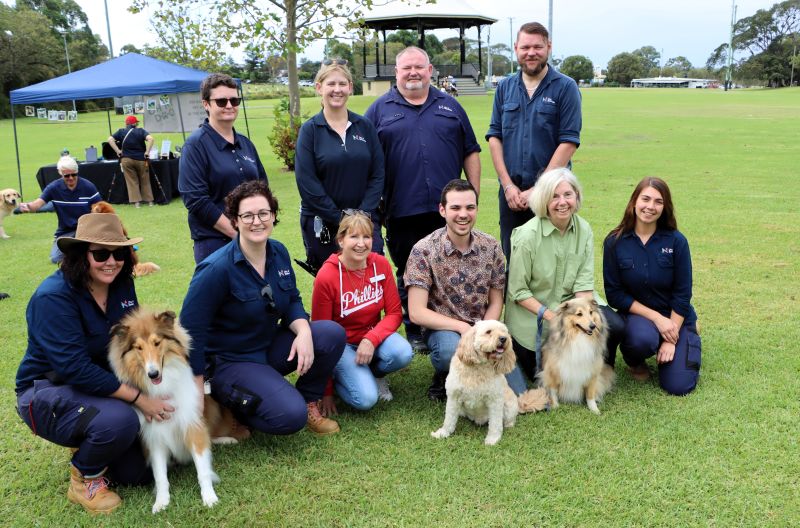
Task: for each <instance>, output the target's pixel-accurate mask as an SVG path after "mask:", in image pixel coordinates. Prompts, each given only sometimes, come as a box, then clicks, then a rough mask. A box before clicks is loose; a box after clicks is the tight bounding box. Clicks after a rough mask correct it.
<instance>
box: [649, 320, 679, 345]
mask: <svg viewBox="0 0 800 528" xmlns="http://www.w3.org/2000/svg"><path fill="white" fill-rule="evenodd" d="M654 322H655V324H656V328H658V333H659V334H661V337H662V338H663V339H664V341H666V342H667V343H671V344H673V345H675V344H677V342H678V331H679V330H680V328H678V325H677V324H675V321H673V320H672V319H670V318H669V317H664V316H663V315H662V316H660V317H659V318H658V319H656V320H655V321H654ZM673 348H674V347H673ZM673 353H674V350H673Z"/></svg>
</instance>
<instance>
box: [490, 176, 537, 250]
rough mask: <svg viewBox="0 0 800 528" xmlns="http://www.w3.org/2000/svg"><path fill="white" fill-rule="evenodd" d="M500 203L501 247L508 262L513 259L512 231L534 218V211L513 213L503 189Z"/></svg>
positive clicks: (526, 210) (527, 210) (500, 193)
mask: <svg viewBox="0 0 800 528" xmlns="http://www.w3.org/2000/svg"><path fill="white" fill-rule="evenodd" d="M498 199H499V201H500V207H499V212H500V245H501V246H502V248H503V253H504V254H505V256H506V262H508V261H509V259H510V258H511V231H513V230H514V228H515V227H519V226H521V225H522V224H524V223H525V222H527V221H528V220H530V219H531V218H533V216H534V215H533V211H531V210H530V209H525V210H523V211H512V210H511V208H510V207H508V202H507V201H506V197H505V195H504V194H503V189H502V188H501V189H500V192H499V198H498Z"/></svg>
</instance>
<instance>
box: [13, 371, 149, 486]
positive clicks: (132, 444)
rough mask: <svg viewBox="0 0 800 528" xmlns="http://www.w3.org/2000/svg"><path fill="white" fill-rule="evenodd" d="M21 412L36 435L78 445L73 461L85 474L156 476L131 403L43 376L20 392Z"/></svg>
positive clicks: (141, 479) (136, 480) (134, 480)
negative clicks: (145, 454) (91, 394)
mask: <svg viewBox="0 0 800 528" xmlns="http://www.w3.org/2000/svg"><path fill="white" fill-rule="evenodd" d="M17 412H18V413H19V416H20V418H22V420H23V421H24V422H25V423H26V424H27V425H28V427H30V428H31V430H32V431H33V433H34V434H36V435H38V436H41V437H42V438H44V439H45V440H48V441H50V442H53V443H54V444H58V445H60V446H64V447H77V448H78V451H77V452H76V453H75V454H74V455H73V456H72V464H73V465H74V466H75V467H76V468H78V470H79V471H80V472H81V474H83V475H90V476H93V475H97V474H98V473H100V472H102V471H103V470H104V469H105V468H108V472H107V473H106V476H107V477H108V478H109V479H110V480H111V481H112V482H115V483H116V484H145V483H147V482H150V481H151V480H152V479H153V475H152V473H151V471H150V467H149V466H148V465H147V462H146V461H145V458H144V454H143V453H142V447H141V443H140V442H139V417H138V416H137V414H136V412H135V411H134V410H133V406H132V405H130V404H129V403H126V402H123V401H122V400H118V399H116V398H105V397H101V396H90V395H88V394H84V393H82V392H80V391H78V390H76V389H75V388H74V387H72V386H71V385H53V384H52V383H51V382H50V381H49V380H37V381H35V382H34V385H33V387H30V388H29V389H27V390H25V391H23V392H22V393H20V394H19V395H18V396H17Z"/></svg>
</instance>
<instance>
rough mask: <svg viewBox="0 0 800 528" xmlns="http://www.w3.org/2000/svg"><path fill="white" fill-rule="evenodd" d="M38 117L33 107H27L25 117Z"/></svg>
mask: <svg viewBox="0 0 800 528" xmlns="http://www.w3.org/2000/svg"><path fill="white" fill-rule="evenodd" d="M35 115H36V109H35V108H34V107H32V106H26V107H25V117H33V116H35Z"/></svg>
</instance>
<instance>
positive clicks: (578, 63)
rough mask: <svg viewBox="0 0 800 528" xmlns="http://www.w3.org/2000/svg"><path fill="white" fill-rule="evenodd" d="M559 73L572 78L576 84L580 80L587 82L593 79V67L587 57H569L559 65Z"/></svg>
mask: <svg viewBox="0 0 800 528" xmlns="http://www.w3.org/2000/svg"><path fill="white" fill-rule="evenodd" d="M560 71H561V73H563V74H564V75H566V76H568V77H572V78H573V79H574V80H575V82H576V83H579V82H581V80H584V81H587V82H589V81H590V80H592V79H593V78H594V65H593V64H592V61H591V60H589V58H588V57H584V56H583V55H571V56H569V57H567V58H566V59H564V62H562V63H561V70H560Z"/></svg>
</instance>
